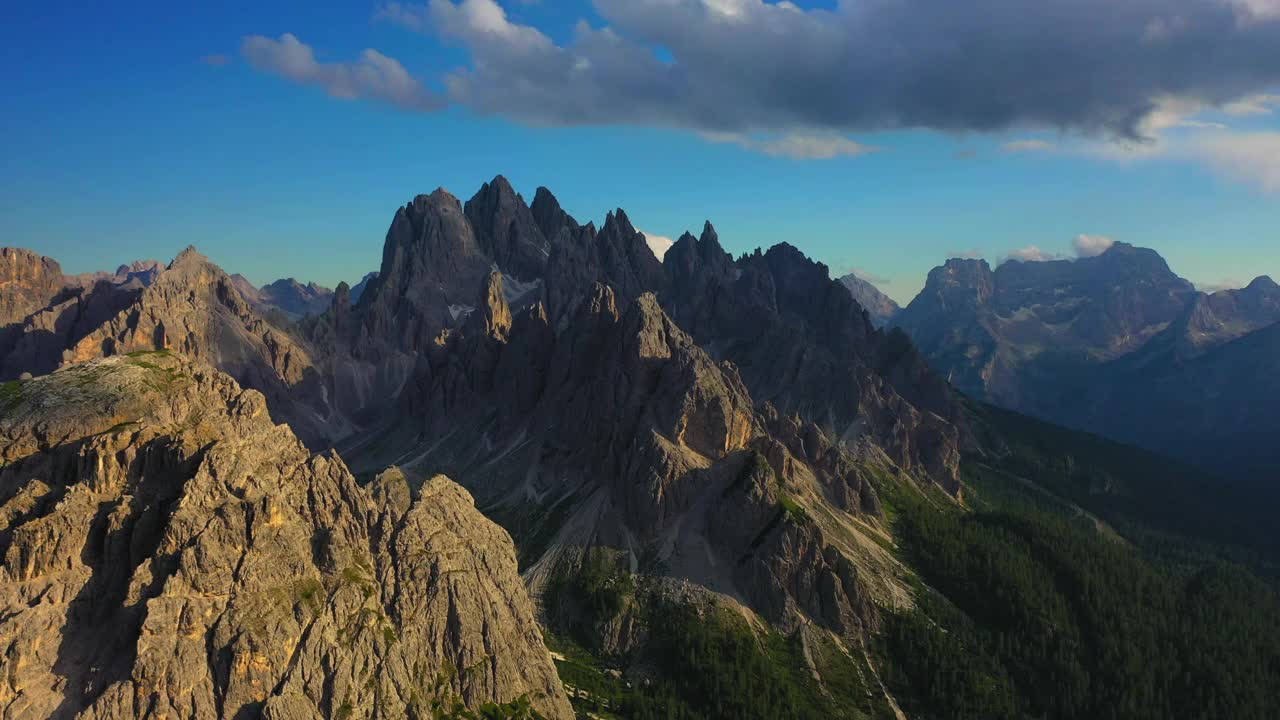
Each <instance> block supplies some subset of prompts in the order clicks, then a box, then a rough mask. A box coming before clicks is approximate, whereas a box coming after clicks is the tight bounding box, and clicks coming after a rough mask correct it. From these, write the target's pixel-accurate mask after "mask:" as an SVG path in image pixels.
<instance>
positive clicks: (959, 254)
mask: <svg viewBox="0 0 1280 720" xmlns="http://www.w3.org/2000/svg"><path fill="white" fill-rule="evenodd" d="M981 257H983V253H982V251H981V250H978V249H977V248H970V249H968V250H948V251H947V258H959V259H961V260H977V259H979V258H981Z"/></svg>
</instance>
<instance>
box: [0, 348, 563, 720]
mask: <svg viewBox="0 0 1280 720" xmlns="http://www.w3.org/2000/svg"><path fill="white" fill-rule="evenodd" d="M0 557H2V558H3V564H2V565H0V647H3V648H4V649H5V650H4V654H3V655H2V656H0V714H3V716H4V717H12V718H24V717H66V718H70V717H80V718H140V717H155V718H162V717H183V718H233V717H234V718H241V717H257V716H261V717H266V718H320V717H371V718H379V717H380V718H401V717H424V716H425V717H430V716H431V714H430V713H431V708H432V706H433V702H434V703H440V704H441V705H442V706H443V707H445V708H448V707H450V706H451V704H452V703H454V702H460V703H464V704H466V705H469V706H472V707H478V706H479V705H481V704H483V703H485V702H490V701H499V702H506V701H513V700H517V699H521V698H523V699H526V700H527V701H529V702H530V703H531V704H532V706H533V707H534V708H536V709H537V710H539V711H540V712H541V713H542V714H544V715H545V716H547V717H553V718H569V717H572V712H571V711H570V710H569V707H568V703H567V702H566V700H565V697H564V694H563V691H562V689H561V687H560V684H559V682H558V680H557V677H556V672H555V669H554V667H553V666H552V663H551V658H550V656H549V654H548V652H547V650H546V649H545V647H544V646H543V644H542V640H541V635H540V630H539V626H538V624H537V623H536V621H535V619H534V608H533V606H532V605H531V603H530V601H529V599H528V597H527V596H526V594H525V591H524V588H523V586H522V584H521V582H520V578H519V576H518V574H517V570H516V556H515V551H514V548H513V545H512V542H511V539H510V537H509V536H508V535H507V533H506V532H504V531H503V530H502V529H501V528H499V527H498V526H496V525H494V524H493V523H492V522H490V521H489V520H486V519H485V518H484V517H483V516H482V515H481V514H480V513H478V512H477V511H476V510H475V508H474V506H473V505H472V501H471V498H470V496H469V495H468V494H467V492H466V491H465V490H463V489H462V488H460V487H458V486H457V485H455V484H454V483H452V482H450V481H449V480H448V479H446V478H444V477H441V476H437V477H433V478H431V479H430V480H427V481H425V482H421V483H418V482H413V483H411V482H409V481H408V480H407V479H406V477H405V476H404V475H403V474H401V473H399V472H398V471H394V470H391V471H388V472H385V473H383V474H381V475H379V477H378V478H377V479H375V480H373V481H372V482H370V483H367V484H365V485H363V486H361V485H359V484H357V482H356V481H355V478H354V477H353V476H352V475H351V473H350V472H349V471H348V470H347V468H346V466H345V465H344V464H343V462H342V460H341V458H339V457H338V456H337V455H335V454H333V453H324V454H320V455H313V454H311V453H310V452H309V451H308V450H307V449H306V447H305V446H304V445H303V444H302V443H300V442H299V441H298V440H297V439H296V438H295V437H294V435H293V433H292V432H291V431H290V430H289V428H288V427H286V426H281V425H275V424H274V423H272V422H271V420H270V416H269V414H268V411H267V403H266V399H265V398H264V396H263V395H262V394H261V393H258V392H256V391H253V390H242V389H241V388H240V387H239V386H238V385H237V384H236V383H235V382H234V381H233V380H232V379H231V378H229V377H227V376H226V375H225V374H223V373H220V372H217V371H215V370H213V369H211V368H207V367H205V366H202V365H199V364H196V363H194V362H192V361H190V360H186V359H182V358H180V357H179V356H177V355H171V354H169V353H141V354H129V355H123V356H116V357H112V358H109V359H105V360H95V361H91V362H87V363H82V364H76V365H72V366H69V367H67V368H65V369H62V370H59V371H57V372H55V373H53V374H50V375H47V376H44V377H41V378H37V379H35V380H30V381H19V382H14V383H8V384H5V385H4V386H3V393H2V394H0Z"/></svg>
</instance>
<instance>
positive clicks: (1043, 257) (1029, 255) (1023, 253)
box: [1000, 245, 1063, 264]
mask: <svg viewBox="0 0 1280 720" xmlns="http://www.w3.org/2000/svg"><path fill="white" fill-rule="evenodd" d="M1061 259H1063V258H1062V256H1061V255H1058V254H1057V253H1051V252H1049V251H1047V250H1041V249H1040V248H1039V246H1036V245H1028V246H1026V247H1024V248H1018V249H1017V250H1010V251H1009V253H1008V254H1007V255H1005V256H1004V257H1003V258H1001V259H1000V263H1002V264H1003V263H1005V262H1008V261H1009V260H1020V261H1022V262H1046V261H1049V260H1061Z"/></svg>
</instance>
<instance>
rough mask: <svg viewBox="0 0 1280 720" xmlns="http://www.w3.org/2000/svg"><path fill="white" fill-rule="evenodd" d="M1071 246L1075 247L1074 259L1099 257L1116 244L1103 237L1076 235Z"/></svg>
mask: <svg viewBox="0 0 1280 720" xmlns="http://www.w3.org/2000/svg"><path fill="white" fill-rule="evenodd" d="M1071 244H1072V246H1073V247H1075V250H1076V257H1082V258H1087V257H1094V256H1097V255H1101V254H1102V253H1104V252H1106V251H1108V250H1110V249H1111V246H1112V245H1115V244H1116V241H1115V240H1112V239H1111V238H1109V237H1105V236H1103V235H1085V234H1081V235H1077V236H1076V239H1075V240H1074V241H1072V243H1071Z"/></svg>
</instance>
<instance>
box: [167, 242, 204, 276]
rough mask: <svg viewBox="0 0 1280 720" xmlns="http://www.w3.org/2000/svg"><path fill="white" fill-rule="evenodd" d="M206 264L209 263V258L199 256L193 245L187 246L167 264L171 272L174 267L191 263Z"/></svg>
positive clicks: (199, 253)
mask: <svg viewBox="0 0 1280 720" xmlns="http://www.w3.org/2000/svg"><path fill="white" fill-rule="evenodd" d="M207 262H209V258H208V257H206V256H205V255H203V254H201V252H200V251H199V250H197V249H196V246H195V245H188V246H187V247H186V248H185V249H183V251H182V252H180V253H178V255H177V256H176V257H174V258H173V262H171V263H169V269H170V270H172V269H173V268H175V267H178V266H182V265H188V264H192V263H207Z"/></svg>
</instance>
